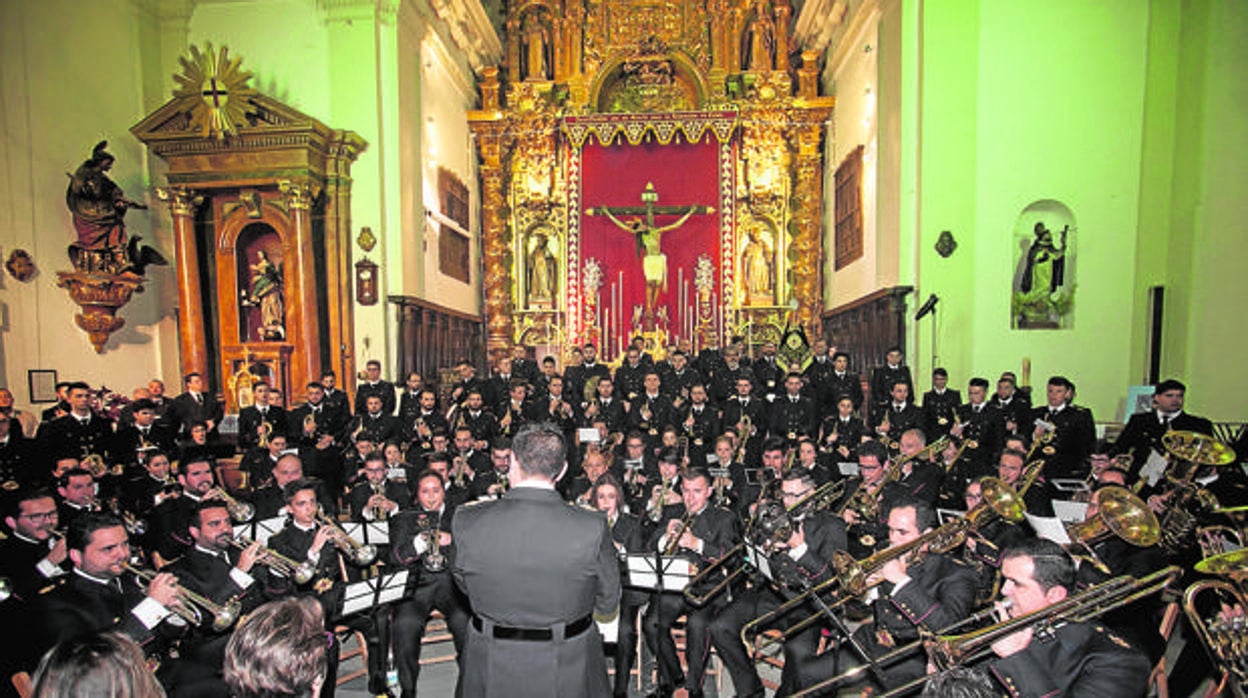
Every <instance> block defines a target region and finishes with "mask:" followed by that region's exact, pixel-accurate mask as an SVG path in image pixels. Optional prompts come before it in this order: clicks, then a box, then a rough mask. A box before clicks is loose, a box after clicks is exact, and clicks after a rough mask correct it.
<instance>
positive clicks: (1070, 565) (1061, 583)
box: [1001, 538, 1075, 591]
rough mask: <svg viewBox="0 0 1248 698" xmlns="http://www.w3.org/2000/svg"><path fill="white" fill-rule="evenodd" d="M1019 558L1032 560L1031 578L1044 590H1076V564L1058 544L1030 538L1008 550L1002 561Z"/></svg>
mask: <svg viewBox="0 0 1248 698" xmlns="http://www.w3.org/2000/svg"><path fill="white" fill-rule="evenodd" d="M1017 557H1029V558H1031V565H1032V572H1031V577H1032V579H1034V580H1036V583H1037V584H1039V585H1040V588H1041V589H1042V590H1044V591H1048V590H1049V589H1052V588H1053V587H1063V588H1065V589H1066V590H1067V591H1069V590H1071V589H1073V588H1074V584H1075V562H1074V560H1072V559H1071V558H1070V555H1068V554H1067V553H1066V551H1065V550H1064V549H1063V548H1062V546H1060V545H1058V544H1057V543H1054V542H1053V541H1051V540H1045V539H1044V538H1028V539H1026V540H1024V541H1022V542H1021V543H1019V544H1017V545H1014V546H1011V547H1009V548H1006V550H1005V552H1004V553H1003V554H1002V555H1001V561H1002V562H1005V561H1006V560H1009V559H1011V558H1017Z"/></svg>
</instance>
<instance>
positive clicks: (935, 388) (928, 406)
mask: <svg viewBox="0 0 1248 698" xmlns="http://www.w3.org/2000/svg"><path fill="white" fill-rule="evenodd" d="M948 385H949V372H948V371H946V370H945V369H943V368H937V369H935V370H933V371H932V389H931V390H929V391H927V392H926V393H923V415H924V417H925V419H924V421H923V433H925V434H927V435H928V437H929V438H932V439H936V438H939V437H941V436H944V435H945V434H948V433H949V429H951V428H952V427H953V413H954V411H956V410H957V409H958V405H961V404H962V394H961V393H959V392H958V391H956V390H953V389H951V388H949V387H948Z"/></svg>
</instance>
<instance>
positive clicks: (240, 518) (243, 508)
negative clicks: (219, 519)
mask: <svg viewBox="0 0 1248 698" xmlns="http://www.w3.org/2000/svg"><path fill="white" fill-rule="evenodd" d="M227 508H228V509H229V512H230V518H231V519H233V520H234V523H247V522H248V521H251V520H252V518H254V517H255V515H256V508H255V507H254V506H252V504H251V502H240V501H237V500H236V501H234V502H233V503H232V504H230V505H228V507H227Z"/></svg>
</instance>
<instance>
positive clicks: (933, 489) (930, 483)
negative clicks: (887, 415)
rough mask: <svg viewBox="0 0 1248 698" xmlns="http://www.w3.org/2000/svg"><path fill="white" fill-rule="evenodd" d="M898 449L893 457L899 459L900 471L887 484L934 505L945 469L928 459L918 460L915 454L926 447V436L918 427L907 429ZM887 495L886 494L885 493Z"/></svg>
mask: <svg viewBox="0 0 1248 698" xmlns="http://www.w3.org/2000/svg"><path fill="white" fill-rule="evenodd" d="M899 447H900V449H899V451H898V453H897V455H896V456H894V458H895V459H899V460H901V473H900V474H899V475H898V477H897V480H896V481H894V482H891V483H889V484H888V487H890V488H896V489H898V490H899V491H900V493H902V494H905V495H907V496H910V497H916V498H918V499H922V500H923V501H925V502H927V503H928V504H932V505H934V504H935V503H936V499H937V498H938V497H939V496H940V487H941V484H942V483H943V482H944V478H945V469H944V467H942V466H940V465H937V464H935V463H933V462H931V461H930V460H919V459H918V458H917V457H916V456H917V454H919V453H920V452H921V451H922V450H923V449H924V448H926V447H927V438H926V437H924V436H923V431H922V430H920V429H909V430H907V431H906V432H905V433H903V434H902V435H901V439H900V441H899ZM885 496H888V495H885Z"/></svg>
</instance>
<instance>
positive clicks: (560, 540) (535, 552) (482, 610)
mask: <svg viewBox="0 0 1248 698" xmlns="http://www.w3.org/2000/svg"><path fill="white" fill-rule="evenodd" d="M563 454H564V447H563V434H562V433H561V431H560V430H559V428H558V427H556V426H554V425H551V424H546V423H538V424H529V425H526V426H524V427H523V428H522V429H521V430H520V431H519V432H518V433H517V434H516V436H515V438H514V439H513V440H512V467H511V470H510V472H511V473H512V479H511V483H512V487H511V489H510V490H508V491H507V493H506V494H504V495H503V496H502V498H500V499H497V500H494V501H483V502H481V503H478V504H473V505H471V506H466V507H463V508H461V509H460V510H459V511H458V512H456V516H455V522H454V525H453V527H452V530H453V534H454V535H453V537H454V540H455V541H456V549H457V552H456V558H455V562H454V566H453V573H454V576H455V582H456V583H457V584H458V585H459V586H460V588H462V589H463V590H464V592H465V593H466V594H467V595H468V598H469V600H470V601H471V606H472V609H473V611H474V614H473V616H472V619H471V621H470V622H469V624H468V637H467V641H466V643H465V647H464V657H463V663H462V666H461V670H460V672H459V684H458V686H457V687H456V691H455V695H456V696H457V697H458V698H464V697H466V696H471V697H472V698H477V697H482V698H489V697H490V696H508V697H509V698H513V697H518V698H524V697H527V696H532V697H533V698H550V697H555V696H561V697H567V698H573V697H575V698H580V697H582V696H583V697H586V698H596V697H599V696H602V697H606V696H610V695H611V688H610V685H609V682H608V680H607V669H606V658H605V655H604V654H603V649H602V637H601V635H599V633H598V629H597V627H596V626H595V625H594V621H595V620H598V621H602V622H607V621H610V620H611V619H613V618H614V617H615V615H616V613H617V612H618V610H619V600H620V578H619V566H618V563H617V561H616V557H615V548H614V546H613V545H612V543H611V532H610V530H609V528H608V526H607V520H606V518H605V517H604V516H603V515H602V514H601V513H600V512H595V511H588V510H585V509H581V508H578V507H575V506H572V505H570V504H568V503H566V502H564V501H563V500H562V499H561V498H560V496H559V493H558V492H557V491H555V480H556V479H557V478H558V476H559V475H560V473H561V471H562V469H563V468H564V467H565V463H564V460H563Z"/></svg>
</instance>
